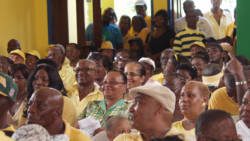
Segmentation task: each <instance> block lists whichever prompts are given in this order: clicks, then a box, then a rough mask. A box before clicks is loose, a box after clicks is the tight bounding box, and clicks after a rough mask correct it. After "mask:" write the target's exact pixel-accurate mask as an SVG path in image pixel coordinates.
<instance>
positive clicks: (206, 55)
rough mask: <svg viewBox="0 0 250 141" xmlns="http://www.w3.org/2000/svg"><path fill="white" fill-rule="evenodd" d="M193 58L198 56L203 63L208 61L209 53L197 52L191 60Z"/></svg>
mask: <svg viewBox="0 0 250 141" xmlns="http://www.w3.org/2000/svg"><path fill="white" fill-rule="evenodd" d="M195 58H199V59H201V60H203V61H204V62H205V63H209V55H208V53H207V52H197V53H196V54H195V55H194V56H193V57H192V60H193V59H195Z"/></svg>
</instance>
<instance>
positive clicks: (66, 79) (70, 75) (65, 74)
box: [59, 58, 76, 96]
mask: <svg viewBox="0 0 250 141" xmlns="http://www.w3.org/2000/svg"><path fill="white" fill-rule="evenodd" d="M59 75H60V77H61V78H62V81H63V85H64V87H65V89H66V91H67V95H68V96H70V95H71V93H72V89H73V85H72V84H74V83H75V82H76V78H75V77H76V76H75V71H74V69H73V68H72V67H71V66H70V62H69V59H68V58H65V60H64V62H63V65H62V68H61V70H60V71H59Z"/></svg>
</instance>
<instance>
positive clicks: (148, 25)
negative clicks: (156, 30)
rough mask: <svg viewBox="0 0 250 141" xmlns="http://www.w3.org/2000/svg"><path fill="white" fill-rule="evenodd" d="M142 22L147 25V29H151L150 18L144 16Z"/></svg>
mask: <svg viewBox="0 0 250 141" xmlns="http://www.w3.org/2000/svg"><path fill="white" fill-rule="evenodd" d="M144 20H145V22H146V23H147V28H148V29H151V17H150V16H145V17H144Z"/></svg>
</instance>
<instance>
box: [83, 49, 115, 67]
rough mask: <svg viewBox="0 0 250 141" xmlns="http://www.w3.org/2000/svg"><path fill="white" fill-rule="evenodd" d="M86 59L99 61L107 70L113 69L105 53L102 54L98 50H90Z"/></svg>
mask: <svg viewBox="0 0 250 141" xmlns="http://www.w3.org/2000/svg"><path fill="white" fill-rule="evenodd" d="M87 59H88V60H93V61H95V60H96V61H101V62H102V65H103V66H104V68H105V69H106V70H107V71H110V70H112V69H113V63H112V61H111V60H110V59H109V58H108V57H107V56H105V55H102V54H101V53H100V52H90V53H89V55H88V57H87Z"/></svg>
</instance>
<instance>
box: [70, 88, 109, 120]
mask: <svg viewBox="0 0 250 141" xmlns="http://www.w3.org/2000/svg"><path fill="white" fill-rule="evenodd" d="M103 99H104V97H103V94H102V92H101V91H100V90H99V88H98V87H97V86H95V90H94V91H93V92H91V93H89V94H88V95H87V96H86V97H85V98H83V99H82V100H80V98H79V93H78V88H77V84H75V91H74V93H72V95H71V96H70V100H71V101H72V103H73V104H74V106H75V107H76V112H77V116H79V115H80V114H81V113H82V111H83V110H84V109H85V108H86V106H87V105H88V103H90V102H92V101H95V100H103Z"/></svg>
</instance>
